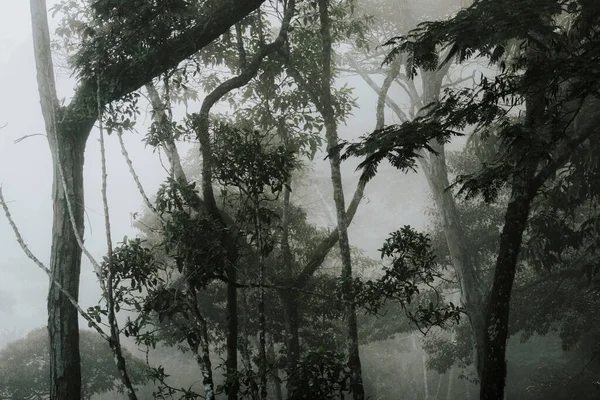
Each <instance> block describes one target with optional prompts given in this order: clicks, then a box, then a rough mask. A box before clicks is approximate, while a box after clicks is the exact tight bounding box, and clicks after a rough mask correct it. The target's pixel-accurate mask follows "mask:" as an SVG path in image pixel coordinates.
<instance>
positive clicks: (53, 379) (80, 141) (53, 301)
mask: <svg viewBox="0 0 600 400" xmlns="http://www.w3.org/2000/svg"><path fill="white" fill-rule="evenodd" d="M30 8H31V21H32V29H33V44H34V56H35V63H36V70H37V82H38V90H39V93H40V101H41V107H42V114H43V116H44V121H45V126H46V133H47V136H48V143H49V145H50V150H51V152H52V160H53V175H54V179H53V191H52V202H53V223H52V247H51V253H50V270H51V273H52V280H51V281H50V289H49V293H48V334H49V338H50V346H49V348H50V398H51V399H52V400H79V399H80V398H81V367H80V355H79V324H78V314H77V310H76V308H75V307H74V306H73V305H72V304H71V302H70V301H69V300H68V299H67V297H65V296H64V295H63V293H62V292H61V290H59V289H58V288H57V287H56V285H55V284H54V283H53V282H54V281H56V282H59V283H60V284H61V285H62V287H63V288H64V290H66V291H67V292H68V293H69V294H70V295H71V296H72V297H73V299H75V300H76V301H77V300H78V298H79V273H80V268H81V248H80V247H79V245H78V243H77V240H76V235H75V231H74V230H73V226H72V224H71V220H70V217H69V210H68V204H67V196H68V198H69V200H70V203H71V205H72V207H73V214H74V217H75V223H76V224H77V228H78V233H79V235H80V236H81V237H83V213H84V206H83V204H84V195H83V163H84V151H85V143H86V140H87V137H88V135H89V132H90V130H91V128H92V125H93V120H91V121H90V120H84V121H83V122H81V123H78V121H62V119H61V116H62V113H61V111H62V109H61V107H60V106H59V103H58V99H57V97H56V86H55V82H54V67H53V65H52V54H51V50H50V33H49V30H48V18H47V9H46V2H45V1H44V0H31V1H30ZM59 165H60V166H62V170H63V173H64V181H65V182H64V183H65V186H66V192H65V190H64V186H63V179H62V177H61V173H60V168H59Z"/></svg>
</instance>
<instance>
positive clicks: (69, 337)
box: [48, 132, 85, 400]
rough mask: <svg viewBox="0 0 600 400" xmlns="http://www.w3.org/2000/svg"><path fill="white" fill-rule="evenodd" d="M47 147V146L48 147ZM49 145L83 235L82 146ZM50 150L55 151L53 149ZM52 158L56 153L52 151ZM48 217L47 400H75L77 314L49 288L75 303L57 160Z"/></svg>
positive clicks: (61, 141) (75, 275)
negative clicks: (50, 214)
mask: <svg viewBox="0 0 600 400" xmlns="http://www.w3.org/2000/svg"><path fill="white" fill-rule="evenodd" d="M51 146H52V144H51ZM54 146H56V147H57V148H58V147H59V148H60V149H61V156H60V159H61V160H60V163H61V164H62V166H63V168H64V171H65V172H64V173H65V180H66V182H67V191H68V196H69V198H70V202H71V204H72V205H73V213H74V214H75V221H76V223H77V226H78V227H80V229H79V234H80V235H81V236H83V197H84V196H83V161H84V160H83V153H84V147H85V144H84V143H81V141H80V140H78V135H73V136H71V135H65V134H64V132H61V134H59V135H57V136H56V141H55V143H54ZM55 150H56V148H55ZM53 153H54V154H56V151H54V152H53ZM54 158H56V156H54ZM53 187H54V189H53V196H52V197H53V203H54V206H53V208H54V213H53V215H54V218H53V226H52V248H51V254H50V270H51V271H52V277H53V280H51V281H50V291H49V293H48V333H49V336H50V379H51V381H50V399H52V400H63V399H64V400H71V399H73V400H75V399H80V397H81V367H80V355H79V323H78V314H77V310H76V309H75V307H73V305H72V304H71V303H70V301H69V300H68V299H67V297H65V296H64V295H63V293H62V292H61V290H60V289H58V287H56V285H54V284H53V281H54V280H56V281H57V282H59V283H60V284H61V285H62V287H63V288H64V289H65V290H66V291H67V292H68V293H69V294H70V295H71V296H72V297H73V298H74V299H75V300H76V301H77V300H78V298H79V274H80V268H81V249H80V247H79V245H78V244H77V239H76V238H75V232H74V231H73V226H72V225H71V221H70V217H69V211H68V206H67V200H66V194H65V191H64V190H63V184H62V181H61V176H60V173H59V171H58V161H57V160H56V159H55V160H54V182H53Z"/></svg>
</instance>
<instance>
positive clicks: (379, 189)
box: [0, 0, 428, 346]
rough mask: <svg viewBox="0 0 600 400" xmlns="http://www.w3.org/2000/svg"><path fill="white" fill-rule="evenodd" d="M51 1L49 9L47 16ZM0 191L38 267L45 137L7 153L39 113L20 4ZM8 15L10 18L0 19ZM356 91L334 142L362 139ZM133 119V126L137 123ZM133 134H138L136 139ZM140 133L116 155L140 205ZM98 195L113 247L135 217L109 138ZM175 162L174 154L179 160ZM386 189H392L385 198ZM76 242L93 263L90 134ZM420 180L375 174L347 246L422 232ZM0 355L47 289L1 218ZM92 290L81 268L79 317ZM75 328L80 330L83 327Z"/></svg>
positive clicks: (1, 86) (100, 241)
mask: <svg viewBox="0 0 600 400" xmlns="http://www.w3.org/2000/svg"><path fill="white" fill-rule="evenodd" d="M52 3H53V1H49V6H50V5H51V4H52ZM0 9H1V10H3V12H2V13H0V126H1V125H4V124H6V126H5V127H4V128H3V129H1V130H0V184H1V185H2V188H3V191H4V195H5V198H6V200H7V201H9V202H10V203H9V206H10V208H11V211H12V213H13V217H14V219H15V221H16V222H17V224H18V225H19V227H20V229H21V233H22V235H23V237H24V238H25V240H26V242H27V243H28V245H29V247H30V248H31V250H32V251H33V252H34V254H36V255H37V257H38V258H40V259H41V260H42V261H43V262H44V263H46V265H48V259H49V252H50V239H51V234H50V233H51V222H52V213H51V210H52V208H51V198H50V196H51V183H52V174H51V172H52V167H51V160H50V151H49V149H48V145H47V142H46V139H45V137H43V136H33V137H30V138H28V139H25V140H23V141H21V142H20V143H18V144H15V143H14V141H15V140H16V139H18V138H20V137H22V136H24V135H31V134H39V133H44V130H43V129H44V127H43V119H42V116H41V111H40V107H39V97H38V93H37V86H36V78H35V68H34V63H33V50H32V43H31V34H30V21H29V2H28V1H25V0H0ZM8 10H10V11H8ZM57 85H58V90H59V94H60V93H70V91H71V90H72V87H73V82H72V81H69V80H65V79H61V80H59V81H58V82H57ZM350 85H351V86H354V87H357V90H356V92H355V93H356V95H357V96H359V104H360V106H361V107H362V109H361V110H356V111H355V116H354V117H353V118H352V120H351V121H349V123H348V126H341V127H340V136H341V137H342V138H343V139H352V138H357V137H358V136H360V135H362V134H364V133H366V132H368V131H370V130H372V128H373V126H374V122H375V121H374V109H375V103H376V97H375V95H374V94H373V93H372V91H371V90H370V89H369V88H368V87H367V86H366V85H364V84H362V83H361V82H360V81H357V80H352V81H351V82H350ZM142 119H143V116H142ZM142 132H143V131H142ZM142 136H143V133H140V135H135V134H129V135H127V136H126V145H127V147H128V150H129V152H130V155H131V157H132V158H133V162H134V165H135V166H136V167H137V168H136V169H137V172H138V174H139V175H140V178H141V180H142V183H143V184H144V186H145V188H146V191H147V193H148V194H149V195H152V194H154V193H155V190H156V189H157V187H158V185H159V184H160V183H161V182H162V181H163V179H164V177H165V172H164V170H163V168H162V166H161V164H160V162H159V159H158V157H157V155H156V154H154V153H153V152H152V150H151V149H150V148H147V149H146V148H144V146H143V144H142V143H141V139H142ZM107 146H108V147H107V156H108V160H109V165H108V178H109V181H108V185H109V188H108V190H109V202H110V209H111V221H112V228H113V232H112V233H113V241H114V242H115V243H116V242H118V241H120V240H121V239H122V238H123V236H124V235H129V236H133V235H134V234H135V231H134V230H133V229H132V228H131V213H133V212H136V211H139V210H140V209H141V204H142V201H141V198H140V196H139V193H138V192H137V189H136V187H135V185H134V184H133V181H132V179H131V176H130V175H129V172H128V169H127V166H126V164H125V162H124V160H123V157H122V156H121V154H120V148H119V145H118V140H117V138H116V137H114V136H111V137H110V138H108V141H107ZM182 154H184V153H183V152H182ZM354 165H355V164H354V163H350V162H349V163H346V164H344V165H343V173H344V176H345V182H346V188H345V189H346V193H347V195H346V198H347V200H348V201H349V200H350V198H351V196H352V192H353V191H354V187H355V183H356V180H357V177H358V175H356V174H354V173H353V170H354ZM315 168H316V172H317V174H318V175H320V176H322V177H324V179H320V184H319V187H320V188H322V192H323V194H324V197H325V198H326V201H327V202H328V203H329V204H330V205H332V204H333V201H332V200H331V191H330V188H329V187H328V182H329V181H328V176H329V166H328V163H327V162H326V161H322V157H320V158H319V157H317V162H316V166H315ZM394 186H396V189H393V190H392V191H390V189H391V188H393V187H394ZM85 195H86V210H87V217H86V227H85V229H86V235H85V242H86V245H87V246H88V248H89V249H90V251H91V252H92V253H93V254H94V255H95V256H96V257H98V258H100V257H101V256H102V255H103V253H104V252H105V243H104V233H103V223H104V222H103V215H102V204H101V198H100V156H99V145H98V134H97V131H94V132H92V135H91V136H90V139H89V140H88V146H87V151H86V164H85ZM427 196H428V195H427V191H426V189H425V184H424V179H422V178H420V177H417V176H415V175H414V174H409V175H404V174H401V173H399V172H396V171H394V170H392V169H391V168H385V167H383V168H382V169H381V173H380V175H379V176H378V177H377V178H375V179H374V180H373V181H372V182H371V183H369V186H368V188H367V199H366V201H364V203H363V204H362V205H361V207H360V208H359V212H358V214H357V216H356V218H355V222H354V223H353V225H352V227H351V231H350V235H351V236H350V239H351V242H352V244H353V245H356V246H360V247H363V248H364V249H365V250H366V251H367V253H368V254H370V255H373V256H376V254H377V253H376V249H377V248H379V247H380V245H381V243H382V241H383V239H384V238H385V237H387V234H388V233H389V232H391V231H393V230H395V229H398V228H399V227H401V226H403V225H406V224H409V225H416V226H422V225H423V223H424V221H425V217H424V211H425V209H426V207H427V206H428V201H427V198H428V197H427ZM313 211H314V212H315V214H314V215H313V217H314V218H315V220H317V221H324V222H325V223H326V222H327V221H328V217H327V212H326V210H325V208H324V206H323V204H322V203H321V204H317V206H316V207H315V208H314V210H313ZM0 251H1V253H0V277H1V278H0V346H2V345H3V344H4V339H3V338H2V330H3V329H4V330H9V331H13V330H16V332H17V333H18V334H19V335H23V334H25V333H26V332H27V331H29V330H31V329H33V328H35V327H39V326H43V325H45V324H46V291H47V288H48V279H47V277H46V275H45V274H44V273H43V272H42V271H41V270H39V269H38V268H37V267H36V266H35V265H34V264H33V263H32V262H31V261H29V260H28V259H27V258H26V257H25V255H24V254H23V253H22V251H21V249H20V248H19V246H18V244H17V242H16V241H15V239H14V235H13V233H12V231H11V230H10V228H9V226H8V224H7V222H6V219H5V218H4V215H0ZM99 295H100V290H99V288H98V285H97V282H96V280H95V276H94V275H93V273H92V269H91V267H90V264H89V262H88V261H87V260H85V259H84V263H83V266H82V276H81V302H82V306H84V307H87V306H89V305H92V304H94V303H95V302H97V300H98V299H99ZM83 326H85V325H83ZM6 339H8V338H6Z"/></svg>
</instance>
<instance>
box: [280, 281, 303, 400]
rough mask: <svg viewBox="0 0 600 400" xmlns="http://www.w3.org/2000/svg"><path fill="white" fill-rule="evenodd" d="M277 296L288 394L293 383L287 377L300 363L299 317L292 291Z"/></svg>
mask: <svg viewBox="0 0 600 400" xmlns="http://www.w3.org/2000/svg"><path fill="white" fill-rule="evenodd" d="M279 296H280V297H281V301H282V303H283V313H284V320H285V330H286V332H285V333H286V342H285V345H286V347H287V353H286V356H287V360H286V368H287V375H288V382H287V387H288V393H292V392H293V391H294V387H295V386H294V381H293V380H290V379H289V377H290V376H291V375H292V374H293V372H294V371H295V370H296V367H297V366H298V363H299V362H300V337H299V332H298V330H299V325H300V321H299V319H300V315H299V312H298V303H297V299H296V293H294V292H292V291H283V290H282V291H280V292H279Z"/></svg>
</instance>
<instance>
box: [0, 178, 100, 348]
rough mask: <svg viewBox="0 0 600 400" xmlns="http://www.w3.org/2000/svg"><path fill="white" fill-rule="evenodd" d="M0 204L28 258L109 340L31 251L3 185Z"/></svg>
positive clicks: (97, 330) (0, 188) (0, 191)
mask: <svg viewBox="0 0 600 400" xmlns="http://www.w3.org/2000/svg"><path fill="white" fill-rule="evenodd" d="M0 205H2V208H3V209H4V215H5V216H6V219H7V220H8V223H9V225H10V226H11V228H12V230H13V232H14V233H15V238H16V239H17V242H18V243H19V245H20V246H21V249H22V250H23V252H24V253H25V255H26V256H27V258H29V259H30V260H31V261H33V262H34V263H35V264H36V265H37V266H38V267H39V268H40V269H41V270H42V271H44V272H45V273H46V275H48V278H49V279H50V281H52V283H53V284H54V285H56V287H57V288H58V289H59V290H60V292H61V293H62V294H63V295H64V296H65V297H66V298H67V299H68V300H69V302H70V303H71V304H72V305H73V307H75V309H77V312H78V313H79V315H81V316H82V317H83V318H84V319H85V320H86V321H87V322H88V323H89V324H90V326H91V327H93V328H94V329H95V330H96V332H98V333H99V334H100V336H102V338H103V339H104V340H106V341H108V342H109V341H110V338H109V337H108V335H107V334H106V333H104V331H103V330H102V328H101V327H100V325H98V324H97V323H96V321H94V320H93V319H92V317H90V316H89V315H88V313H86V312H85V311H84V310H83V309H82V308H81V306H80V305H79V303H78V302H77V300H75V298H74V297H73V296H71V294H70V293H69V292H68V291H67V290H66V289H64V288H63V287H62V285H61V284H60V282H58V280H56V279H55V278H53V277H52V272H51V271H50V269H49V268H48V267H46V266H45V265H44V264H43V263H42V262H41V261H40V260H39V259H38V258H37V257H36V256H35V255H34V254H33V253H32V252H31V250H29V247H28V246H27V244H26V243H25V241H24V240H23V237H22V236H21V233H20V232H19V228H17V225H16V224H15V221H14V220H13V218H12V216H11V214H10V210H9V209H8V205H7V204H6V201H5V200H4V195H3V194H2V186H0Z"/></svg>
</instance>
